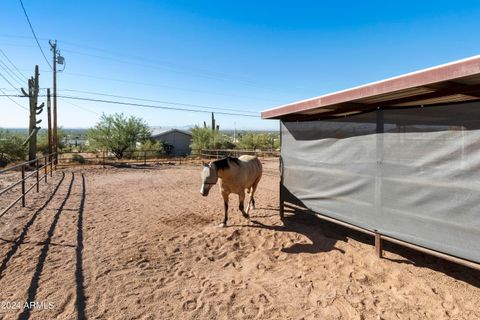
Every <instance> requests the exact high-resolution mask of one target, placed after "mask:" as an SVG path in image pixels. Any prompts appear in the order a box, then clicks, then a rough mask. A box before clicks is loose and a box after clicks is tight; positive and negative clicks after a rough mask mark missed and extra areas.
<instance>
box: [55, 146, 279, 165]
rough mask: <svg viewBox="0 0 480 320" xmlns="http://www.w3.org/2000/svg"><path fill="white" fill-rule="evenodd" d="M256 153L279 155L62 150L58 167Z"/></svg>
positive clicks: (225, 151)
mask: <svg viewBox="0 0 480 320" xmlns="http://www.w3.org/2000/svg"><path fill="white" fill-rule="evenodd" d="M244 154H248V155H256V156H258V157H261V158H267V157H279V152H278V151H275V150H266V151H260V150H237V149H208V150H207V149H200V150H182V151H181V152H180V151H179V150H176V152H175V153H168V152H165V151H163V150H162V151H159V150H132V151H126V152H124V153H123V155H122V157H121V158H118V157H116V156H115V155H114V154H113V153H110V152H62V153H60V154H59V155H58V164H57V165H58V166H59V167H71V166H78V165H81V166H85V165H102V166H104V167H105V166H116V165H117V166H118V165H133V164H136V165H147V164H162V163H178V164H181V163H185V162H191V161H195V160H200V159H212V158H215V159H219V158H223V157H226V156H234V157H238V156H240V155H244Z"/></svg>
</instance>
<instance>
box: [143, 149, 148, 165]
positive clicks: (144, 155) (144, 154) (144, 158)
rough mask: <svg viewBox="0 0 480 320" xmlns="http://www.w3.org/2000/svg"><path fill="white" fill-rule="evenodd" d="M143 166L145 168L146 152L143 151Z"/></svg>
mask: <svg viewBox="0 0 480 320" xmlns="http://www.w3.org/2000/svg"><path fill="white" fill-rule="evenodd" d="M143 165H144V166H146V165H147V151H145V152H144V153H143Z"/></svg>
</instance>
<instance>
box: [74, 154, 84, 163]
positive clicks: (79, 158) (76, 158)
mask: <svg viewBox="0 0 480 320" xmlns="http://www.w3.org/2000/svg"><path fill="white" fill-rule="evenodd" d="M72 161H73V162H77V163H80V164H85V163H86V161H85V158H84V157H83V156H82V155H80V154H74V155H73V157H72Z"/></svg>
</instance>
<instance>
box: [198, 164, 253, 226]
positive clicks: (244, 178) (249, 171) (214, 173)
mask: <svg viewBox="0 0 480 320" xmlns="http://www.w3.org/2000/svg"><path fill="white" fill-rule="evenodd" d="M203 166H204V168H203V171H202V187H201V189H200V193H201V194H202V196H204V197H206V196H208V193H209V191H210V188H211V187H212V186H213V185H215V184H216V183H217V181H218V179H219V178H220V190H221V192H222V197H223V202H224V209H225V216H224V219H223V223H222V224H221V225H222V226H223V227H225V226H226V225H227V219H228V196H229V195H230V193H235V194H238V200H239V206H238V208H239V209H240V211H241V212H242V215H243V216H244V217H245V218H249V215H248V212H249V211H250V209H251V208H255V199H254V194H255V191H256V189H257V186H258V183H259V182H260V179H261V178H262V163H261V162H260V160H258V158H257V157H256V156H241V157H239V158H233V157H226V158H223V159H220V160H216V161H212V162H210V163H209V164H204V165H203ZM245 190H246V191H247V192H249V193H250V200H249V201H248V206H247V210H246V211H245V210H244V207H243V201H244V200H245Z"/></svg>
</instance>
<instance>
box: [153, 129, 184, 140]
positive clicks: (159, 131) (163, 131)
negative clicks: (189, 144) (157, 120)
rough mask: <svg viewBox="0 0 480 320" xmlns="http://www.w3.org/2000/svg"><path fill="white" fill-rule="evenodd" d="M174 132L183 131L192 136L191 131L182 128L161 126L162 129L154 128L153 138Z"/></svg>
mask: <svg viewBox="0 0 480 320" xmlns="http://www.w3.org/2000/svg"><path fill="white" fill-rule="evenodd" d="M172 132H179V133H183V134H185V135H188V136H192V133H191V132H188V131H185V130H180V129H175V128H160V129H153V130H152V135H151V136H152V138H154V137H161V136H163V135H165V134H168V133H172Z"/></svg>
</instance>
